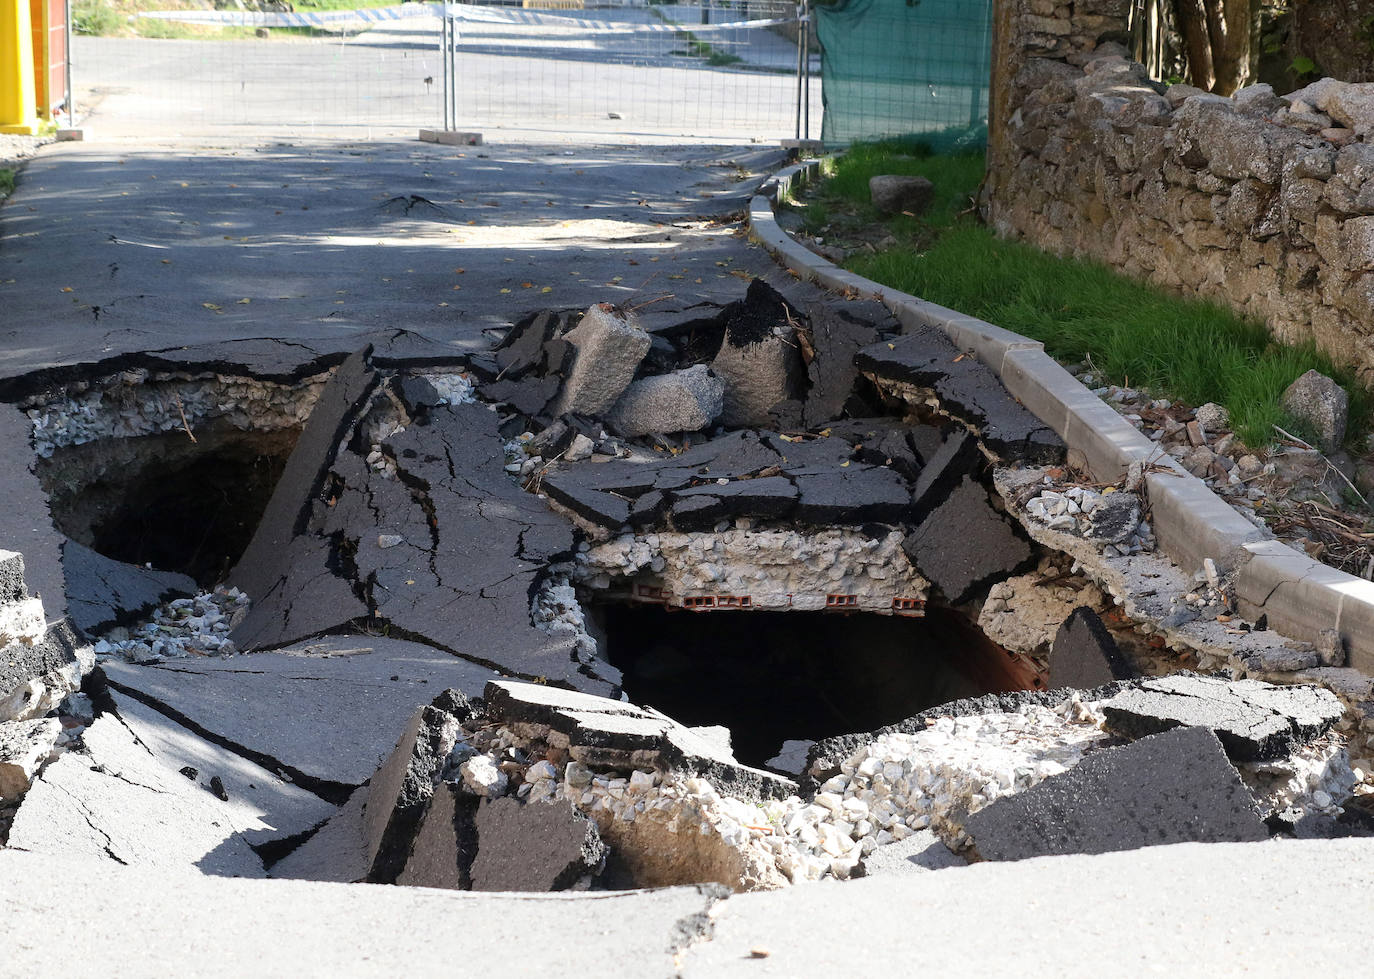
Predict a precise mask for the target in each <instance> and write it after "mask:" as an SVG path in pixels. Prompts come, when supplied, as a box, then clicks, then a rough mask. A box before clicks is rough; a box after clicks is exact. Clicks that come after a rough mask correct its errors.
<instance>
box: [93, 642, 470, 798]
mask: <svg viewBox="0 0 1374 979" xmlns="http://www.w3.org/2000/svg"><path fill="white" fill-rule="evenodd" d="M102 670H103V672H104V675H105V677H106V678H107V680H108V682H109V683H110V685H111V686H112V687H114V688H115V690H116V692H117V693H123V694H125V695H127V696H131V697H135V698H137V699H139V700H141V701H143V702H144V703H146V704H148V705H150V706H152V707H154V708H156V709H157V710H159V711H161V712H162V713H165V714H167V715H168V716H169V717H171V718H173V719H175V720H177V721H179V722H181V723H183V724H185V725H187V726H188V727H189V728H190V729H191V730H193V731H195V732H197V733H198V734H201V735H203V736H204V737H206V738H208V739H210V740H212V741H214V742H216V743H218V744H221V745H225V746H228V747H229V748H230V750H232V751H234V752H235V753H237V754H240V755H242V756H243V757H246V758H249V759H252V760H254V761H256V762H257V763H259V764H261V765H263V766H264V767H266V768H268V769H269V770H271V771H282V772H286V773H287V774H288V775H289V776H290V777H291V778H292V779H293V780H294V781H296V782H297V783H299V784H302V785H304V786H306V787H308V788H310V789H311V790H312V791H315V792H322V793H323V794H324V795H325V796H326V798H328V799H329V800H330V801H332V802H335V803H336V804H337V803H342V802H343V801H344V800H345V799H346V798H347V797H348V795H349V793H350V792H351V790H352V789H353V787H355V786H358V785H361V784H362V783H363V782H365V781H367V779H369V778H371V776H372V773H373V772H374V771H376V769H377V766H378V765H380V764H381V763H382V761H383V760H385V758H386V757H387V756H388V755H389V754H390V753H391V751H392V749H393V748H394V747H395V746H396V741H397V739H398V738H399V737H400V735H401V732H402V731H403V730H404V729H405V726H406V724H407V723H408V722H409V721H410V718H411V715H412V714H414V713H415V710H416V708H418V707H420V706H421V705H423V704H428V703H429V702H430V701H431V700H433V699H434V698H435V697H436V696H437V695H438V694H439V693H441V692H442V691H444V690H445V689H448V688H450V687H453V688H455V689H458V690H461V691H463V692H464V693H466V694H468V695H470V696H480V695H481V693H482V689H483V687H484V686H485V685H486V682H487V681H488V680H489V679H491V678H492V677H493V675H494V674H493V673H492V672H491V671H490V670H487V669H484V668H482V667H480V666H475V665H473V664H472V663H468V662H466V661H464V660H461V659H459V658H458V657H456V656H452V655H450V654H448V653H445V652H442V651H440V650H436V649H433V648H430V647H428V646H423V645H420V644H417V643H411V642H405V641H402V640H397V639H385V638H381V637H371V636H332V637H328V638H324V639H320V640H318V641H316V642H314V643H311V644H309V645H308V646H300V647H295V648H294V649H289V650H285V651H281V652H273V653H255V654H251V655H246V656H233V657H229V658H227V659H213V658H203V659H202V658H196V659H179V660H169V661H165V662H163V663H159V664H157V665H153V666H135V665H133V664H131V663H124V662H120V661H119V660H115V659H111V660H107V661H106V662H105V663H104V664H103V666H102Z"/></svg>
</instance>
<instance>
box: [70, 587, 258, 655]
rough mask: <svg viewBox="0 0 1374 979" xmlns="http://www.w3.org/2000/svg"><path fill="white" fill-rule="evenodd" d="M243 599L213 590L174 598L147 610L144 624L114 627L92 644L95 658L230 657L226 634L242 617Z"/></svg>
mask: <svg viewBox="0 0 1374 979" xmlns="http://www.w3.org/2000/svg"><path fill="white" fill-rule="evenodd" d="M248 604H249V602H248V596H247V595H245V594H243V592H241V591H239V590H238V589H237V588H226V587H224V586H217V587H216V588H214V589H213V590H211V591H208V592H201V593H200V594H199V595H196V596H195V597H193V598H178V599H175V600H173V601H171V602H168V603H167V604H165V605H162V606H159V607H158V608H156V609H154V610H153V614H152V615H151V616H150V617H149V618H148V619H147V620H146V621H144V622H142V623H140V624H138V625H135V626H131V627H127V628H126V627H124V626H116V627H115V628H113V629H110V630H108V631H107V632H106V633H105V635H104V636H103V637H102V638H100V639H99V640H98V641H97V642H96V644H95V647H94V649H95V653H96V655H97V656H120V657H123V658H124V659H126V660H128V661H129V662H131V663H153V662H157V661H158V660H163V659H185V658H187V657H189V656H233V655H234V654H235V653H236V652H237V651H238V650H237V649H236V648H235V647H234V643H233V641H232V640H230V638H229V631H230V630H231V629H232V628H233V627H234V625H235V624H236V623H237V622H238V621H239V619H241V617H242V616H244V615H247V614H248Z"/></svg>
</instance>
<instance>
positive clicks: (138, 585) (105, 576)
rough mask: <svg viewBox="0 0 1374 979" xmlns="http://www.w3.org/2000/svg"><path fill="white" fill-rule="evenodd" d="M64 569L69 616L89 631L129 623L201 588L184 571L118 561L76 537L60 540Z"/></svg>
mask: <svg viewBox="0 0 1374 979" xmlns="http://www.w3.org/2000/svg"><path fill="white" fill-rule="evenodd" d="M62 571H63V574H64V575H65V576H66V579H67V603H68V614H69V616H70V617H71V620H72V623H73V624H74V625H75V626H76V627H77V628H78V629H80V630H82V631H83V632H87V633H97V632H99V631H101V630H103V629H106V628H108V627H110V626H113V625H119V624H124V623H128V622H131V621H133V620H134V619H136V618H139V617H141V616H144V615H147V614H148V613H149V612H151V611H152V610H153V609H155V608H157V607H158V606H159V605H162V604H164V603H165V602H168V601H170V600H171V599H173V598H185V597H187V596H190V595H194V594H196V592H198V591H200V589H199V587H198V586H197V585H196V583H195V581H194V580H192V579H191V578H188V577H187V576H186V575H184V574H174V573H172V572H169V571H157V570H154V569H152V568H140V567H139V566H138V565H135V564H125V563H124V562H123V561H115V560H113V559H111V558H107V557H105V555H103V554H98V553H96V552H95V551H93V550H91V549H90V548H89V547H86V546H85V545H84V544H79V543H77V542H76V541H74V540H64V541H63V543H62Z"/></svg>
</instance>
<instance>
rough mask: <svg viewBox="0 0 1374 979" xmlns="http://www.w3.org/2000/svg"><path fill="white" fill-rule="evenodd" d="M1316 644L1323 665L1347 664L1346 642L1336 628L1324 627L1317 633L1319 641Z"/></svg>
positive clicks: (1318, 656)
mask: <svg viewBox="0 0 1374 979" xmlns="http://www.w3.org/2000/svg"><path fill="white" fill-rule="evenodd" d="M1314 645H1315V647H1316V650H1317V658H1318V660H1319V661H1320V662H1321V665H1322V666H1344V665H1345V643H1344V641H1342V639H1341V634H1340V633H1339V632H1337V631H1336V630H1335V629H1323V630H1322V631H1321V632H1320V633H1318V634H1317V641H1316V643H1314Z"/></svg>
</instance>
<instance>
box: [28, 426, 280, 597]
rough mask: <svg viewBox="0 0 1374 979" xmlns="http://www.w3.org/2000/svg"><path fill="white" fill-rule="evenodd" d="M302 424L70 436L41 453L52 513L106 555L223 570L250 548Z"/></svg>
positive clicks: (213, 577) (204, 575)
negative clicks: (74, 440)
mask: <svg viewBox="0 0 1374 979" xmlns="http://www.w3.org/2000/svg"><path fill="white" fill-rule="evenodd" d="M299 434H300V432H299V429H296V428H283V429H276V430H272V431H265V432H258V431H239V430H237V429H233V428H227V427H221V426H217V425H213V424H212V425H209V426H206V427H204V428H202V429H200V430H198V431H197V433H196V440H195V441H194V442H192V441H191V440H190V438H188V437H187V435H186V433H185V432H166V433H162V434H158V435H143V436H139V437H137V438H110V439H100V440H97V441H94V442H87V443H84V444H82V445H72V446H65V447H62V448H58V449H56V450H54V452H53V454H52V456H51V457H50V458H47V459H43V460H41V461H40V463H39V466H38V472H39V477H40V478H41V479H42V480H43V483H44V485H45V487H46V488H47V490H48V495H49V499H50V501H51V507H52V515H53V522H54V523H55V524H56V525H57V528H58V529H59V530H60V531H62V533H64V534H66V535H67V536H68V537H70V538H72V539H73V540H75V541H78V542H80V543H82V544H85V545H86V546H87V547H90V548H92V549H93V550H96V551H99V552H100V553H101V554H104V555H105V556H106V557H109V558H114V559H115V560H117V561H124V562H127V563H129V564H136V565H140V566H141V565H151V566H152V567H154V568H157V569H158V570H160V571H175V572H179V573H181V574H185V575H189V576H190V577H192V578H194V579H195V580H196V581H197V582H198V583H199V584H201V585H203V586H207V587H208V586H210V585H213V584H215V583H217V582H218V581H220V580H222V579H223V577H224V575H225V574H226V573H227V572H228V570H229V568H230V567H232V566H233V564H234V562H236V561H237V560H238V558H239V556H240V555H241V554H242V553H243V550H244V548H245V547H247V546H248V541H249V539H250V538H251V537H252V535H253V531H254V530H255V529H256V527H257V525H258V521H259V519H260V518H261V517H262V513H263V510H264V509H265V508H266V506H267V501H268V500H269V499H270V498H271V495H272V490H273V488H274V487H275V486H276V484H277V480H278V479H279V478H280V477H281V473H282V469H283V468H284V467H285V465H286V459H287V456H289V455H290V453H291V449H292V447H293V446H294V445H295V444H296V438H297V436H298V435H299Z"/></svg>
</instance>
